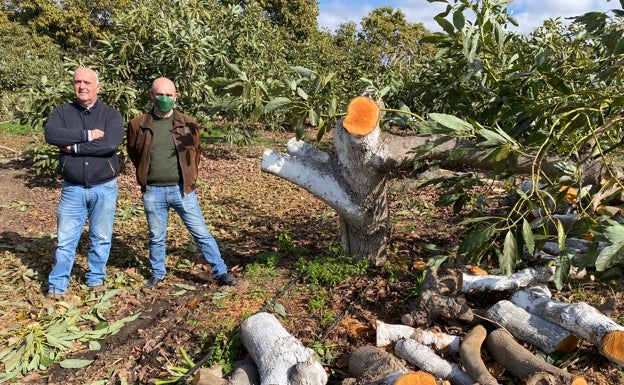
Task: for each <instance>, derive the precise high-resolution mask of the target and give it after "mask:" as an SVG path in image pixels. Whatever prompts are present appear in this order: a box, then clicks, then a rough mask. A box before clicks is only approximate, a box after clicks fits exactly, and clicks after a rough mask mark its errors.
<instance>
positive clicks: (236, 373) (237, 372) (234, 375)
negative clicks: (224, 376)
mask: <svg viewBox="0 0 624 385" xmlns="http://www.w3.org/2000/svg"><path fill="white" fill-rule="evenodd" d="M229 378H230V381H231V382H232V384H233V385H258V384H259V383H260V373H258V367H257V366H256V364H255V363H254V362H253V361H250V360H241V361H236V362H235V363H234V365H233V368H232V372H231V373H230V375H229Z"/></svg>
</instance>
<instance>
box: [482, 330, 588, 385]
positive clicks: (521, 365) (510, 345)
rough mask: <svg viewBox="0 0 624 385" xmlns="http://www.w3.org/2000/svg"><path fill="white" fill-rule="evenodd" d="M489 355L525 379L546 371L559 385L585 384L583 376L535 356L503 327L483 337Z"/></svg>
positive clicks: (521, 378) (515, 374) (512, 372)
mask: <svg viewBox="0 0 624 385" xmlns="http://www.w3.org/2000/svg"><path fill="white" fill-rule="evenodd" d="M485 344H486V346H487V349H488V352H489V353H490V355H491V356H492V357H493V358H494V359H495V360H496V361H498V362H499V363H500V364H501V365H502V366H503V367H504V368H505V369H507V370H508V371H509V372H510V373H511V374H513V375H514V376H516V377H518V378H519V379H520V380H522V381H526V380H527V379H529V378H531V377H532V376H534V375H535V374H537V373H548V374H549V375H551V376H553V377H554V378H555V379H556V382H555V383H556V384H561V385H587V381H585V379H584V378H583V377H578V376H575V375H574V374H571V373H568V372H566V371H565V370H562V369H559V368H558V367H556V366H554V365H551V364H549V363H547V362H546V361H543V360H541V359H539V358H538V357H536V356H535V355H534V354H533V353H531V352H530V351H529V350H527V349H525V348H524V346H522V345H520V344H519V343H518V342H517V341H516V340H515V339H514V338H513V336H512V335H511V334H510V333H509V332H508V331H506V330H504V329H496V330H494V331H492V332H490V333H489V334H488V336H487V337H486V339H485Z"/></svg>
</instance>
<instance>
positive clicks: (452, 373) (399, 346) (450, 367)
mask: <svg viewBox="0 0 624 385" xmlns="http://www.w3.org/2000/svg"><path fill="white" fill-rule="evenodd" d="M394 352H395V354H396V355H397V356H398V357H400V358H403V359H404V360H406V361H407V362H409V363H410V364H412V365H416V366H417V367H419V368H420V369H422V370H424V371H425V372H428V373H431V374H433V375H434V376H435V377H437V378H442V379H444V380H448V381H450V382H451V383H452V384H453V385H472V384H473V383H472V379H471V378H470V376H469V375H468V374H466V372H464V371H463V370H462V369H461V368H460V367H459V366H458V365H457V364H455V363H451V362H448V361H446V360H444V359H443V358H441V357H440V356H438V355H437V354H435V352H434V351H433V350H432V349H431V348H429V347H427V346H425V345H423V344H421V343H418V342H416V341H414V340H400V341H399V342H397V343H396V345H395V346H394Z"/></svg>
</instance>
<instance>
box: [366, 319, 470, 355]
mask: <svg viewBox="0 0 624 385" xmlns="http://www.w3.org/2000/svg"><path fill="white" fill-rule="evenodd" d="M376 337H377V341H376V344H377V346H389V345H392V344H394V343H397V342H398V341H399V340H402V339H413V340H415V341H416V342H419V343H421V344H423V345H426V346H429V347H431V348H433V349H434V350H436V351H442V352H447V351H448V352H453V353H457V352H459V342H460V340H461V338H460V337H459V336H455V335H451V334H446V333H442V332H440V331H433V330H424V329H420V328H413V327H411V326H407V325H395V324H387V323H385V322H381V321H377V328H376Z"/></svg>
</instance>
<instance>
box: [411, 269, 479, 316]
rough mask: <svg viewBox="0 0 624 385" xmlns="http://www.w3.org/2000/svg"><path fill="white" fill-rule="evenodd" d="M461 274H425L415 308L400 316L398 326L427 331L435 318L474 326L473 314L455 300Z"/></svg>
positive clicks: (442, 271)
mask: <svg viewBox="0 0 624 385" xmlns="http://www.w3.org/2000/svg"><path fill="white" fill-rule="evenodd" d="M460 286H461V272H458V271H457V270H455V269H439V270H437V271H434V270H431V269H429V270H427V272H426V274H425V279H424V281H423V284H422V288H421V292H420V296H419V298H418V302H417V303H416V305H415V308H414V309H413V310H412V311H411V312H410V313H409V314H405V315H403V317H402V318H401V322H403V324H405V325H409V326H418V327H427V326H429V325H431V324H432V323H433V321H434V320H436V319H438V318H444V319H447V320H457V321H461V322H464V323H468V324H471V323H474V322H476V319H475V314H474V313H473V311H472V309H470V308H469V307H468V306H467V305H466V300H465V299H464V298H462V297H458V296H457V293H458V292H459V287H460Z"/></svg>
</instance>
